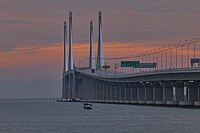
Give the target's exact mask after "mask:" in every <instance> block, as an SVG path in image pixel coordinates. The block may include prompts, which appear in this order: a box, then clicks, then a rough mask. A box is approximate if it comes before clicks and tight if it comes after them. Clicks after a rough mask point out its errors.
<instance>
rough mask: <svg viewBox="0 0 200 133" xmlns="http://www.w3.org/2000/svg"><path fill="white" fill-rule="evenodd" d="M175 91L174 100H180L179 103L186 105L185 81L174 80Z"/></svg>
mask: <svg viewBox="0 0 200 133" xmlns="http://www.w3.org/2000/svg"><path fill="white" fill-rule="evenodd" d="M172 86H173V91H174V99H173V100H174V101H176V102H178V103H179V105H184V103H185V102H182V101H184V82H182V81H175V82H172Z"/></svg>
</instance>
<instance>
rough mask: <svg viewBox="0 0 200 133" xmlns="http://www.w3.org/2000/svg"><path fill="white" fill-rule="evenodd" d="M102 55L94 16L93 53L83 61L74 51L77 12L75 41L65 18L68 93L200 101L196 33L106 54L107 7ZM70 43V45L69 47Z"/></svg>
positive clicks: (109, 99) (114, 99) (100, 98)
mask: <svg viewBox="0 0 200 133" xmlns="http://www.w3.org/2000/svg"><path fill="white" fill-rule="evenodd" d="M98 18H99V22H98V23H99V24H98V26H99V27H98V50H97V58H95V57H94V50H93V23H92V21H91V22H90V25H89V27H90V53H89V54H88V55H89V58H85V59H83V60H82V61H80V62H79V63H78V64H77V65H75V64H74V62H73V52H72V46H73V45H72V13H71V12H70V13H69V46H68V47H67V39H66V38H67V26H66V22H65V23H64V71H63V88H62V99H80V100H81V101H89V102H105V103H129V104H146V105H169V106H170V105H171V106H172V105H173V106H200V45H199V38H191V39H190V40H185V41H183V42H178V43H174V44H171V45H168V46H165V47H161V48H158V49H153V50H149V51H146V52H142V53H141V54H136V55H130V56H127V57H117V58H105V57H104V55H103V46H102V44H103V43H102V13H101V12H99V14H98ZM67 48H68V49H67Z"/></svg>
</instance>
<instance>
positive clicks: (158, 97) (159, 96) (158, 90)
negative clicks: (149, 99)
mask: <svg viewBox="0 0 200 133" xmlns="http://www.w3.org/2000/svg"><path fill="white" fill-rule="evenodd" d="M151 85H152V87H153V88H154V90H155V101H156V104H157V105H165V104H166V101H165V100H164V99H165V91H164V89H163V87H162V86H161V85H160V82H152V83H151Z"/></svg>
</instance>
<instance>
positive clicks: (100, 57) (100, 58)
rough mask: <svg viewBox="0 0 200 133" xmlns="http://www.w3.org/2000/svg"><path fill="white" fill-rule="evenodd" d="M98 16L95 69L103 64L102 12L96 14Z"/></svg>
mask: <svg viewBox="0 0 200 133" xmlns="http://www.w3.org/2000/svg"><path fill="white" fill-rule="evenodd" d="M98 17H99V34H98V49H97V62H96V69H97V70H99V69H101V68H102V66H104V65H105V61H104V54H103V44H102V43H103V42H102V13H101V11H100V12H99V14H98Z"/></svg>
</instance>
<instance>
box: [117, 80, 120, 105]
mask: <svg viewBox="0 0 200 133" xmlns="http://www.w3.org/2000/svg"><path fill="white" fill-rule="evenodd" d="M120 100H121V87H120V86H119V83H116V103H120Z"/></svg>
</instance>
